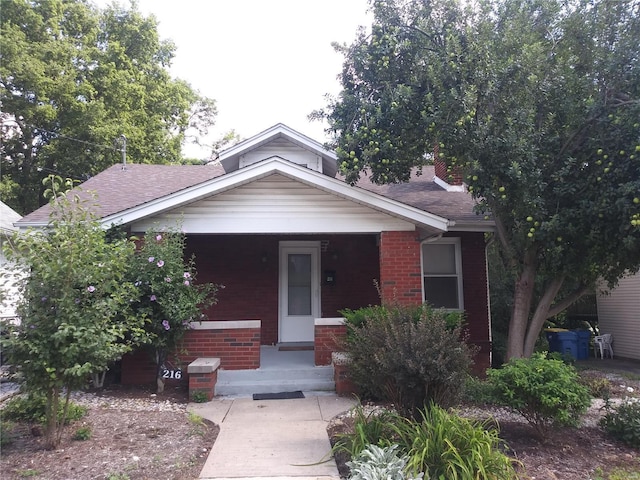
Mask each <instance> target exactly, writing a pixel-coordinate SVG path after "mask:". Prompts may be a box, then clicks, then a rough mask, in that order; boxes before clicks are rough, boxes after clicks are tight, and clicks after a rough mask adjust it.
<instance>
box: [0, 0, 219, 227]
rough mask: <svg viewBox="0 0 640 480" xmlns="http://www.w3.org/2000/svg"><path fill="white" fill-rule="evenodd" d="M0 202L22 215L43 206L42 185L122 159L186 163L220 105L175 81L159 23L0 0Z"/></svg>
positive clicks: (42, 0)
mask: <svg viewBox="0 0 640 480" xmlns="http://www.w3.org/2000/svg"><path fill="white" fill-rule="evenodd" d="M1 1H2V15H1V17H0V26H1V31H0V52H2V53H1V57H0V60H1V61H0V85H1V87H2V88H1V89H0V110H1V111H2V116H1V118H0V120H1V122H2V152H0V153H1V154H2V158H1V160H0V161H1V164H0V173H1V174H2V180H1V188H0V194H2V198H3V201H5V203H8V204H9V205H11V206H12V207H13V208H14V209H16V210H17V211H19V212H20V213H22V214H25V213H29V212H30V211H32V210H34V209H35V208H36V207H38V206H40V205H41V204H43V202H44V199H43V197H42V183H41V181H42V179H43V178H44V177H46V176H47V175H48V174H49V173H52V172H55V173H58V174H60V175H62V176H64V177H72V178H76V179H81V180H83V179H86V178H87V177H89V176H91V175H94V174H96V173H98V172H99V171H101V170H103V169H104V168H105V167H107V166H109V165H111V164H113V163H115V162H118V161H119V160H120V151H121V150H122V144H121V143H114V141H115V140H119V139H121V136H122V135H124V136H125V137H126V139H127V145H126V149H127V152H128V158H129V159H131V160H132V161H134V162H136V163H177V162H181V161H182V156H181V150H180V149H181V144H182V142H183V140H184V138H185V133H186V131H187V130H188V129H189V128H195V129H198V130H200V131H201V130H206V128H207V127H208V126H211V125H212V124H213V121H214V118H215V115H216V107H215V103H214V101H213V100H211V99H207V98H204V97H201V96H200V95H199V94H198V93H197V92H195V91H194V90H193V89H192V88H191V87H190V86H189V85H188V84H187V83H186V82H184V81H182V80H176V79H172V78H171V76H170V74H169V71H168V67H169V66H170V64H171V60H172V58H173V55H174V52H175V46H174V45H173V44H172V43H171V42H170V41H165V40H161V39H160V38H159V35H158V31H157V23H156V20H155V18H154V17H152V16H151V17H144V16H143V15H141V14H140V12H139V11H138V10H137V9H136V5H135V3H133V5H132V7H131V8H130V9H124V8H122V7H118V6H111V7H108V8H106V9H104V10H100V9H98V8H97V7H94V6H92V4H90V3H89V2H88V1H86V0H36V1H27V0H1Z"/></svg>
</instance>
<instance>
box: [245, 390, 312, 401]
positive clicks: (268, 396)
mask: <svg viewBox="0 0 640 480" xmlns="http://www.w3.org/2000/svg"><path fill="white" fill-rule="evenodd" d="M289 398H304V393H302V392H301V391H300V390H298V391H296V392H280V393H254V394H253V399H254V400H287V399H289Z"/></svg>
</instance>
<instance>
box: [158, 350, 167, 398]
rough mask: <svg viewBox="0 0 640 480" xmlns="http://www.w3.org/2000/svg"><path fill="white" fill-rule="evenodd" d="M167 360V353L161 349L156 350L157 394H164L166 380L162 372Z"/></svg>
mask: <svg viewBox="0 0 640 480" xmlns="http://www.w3.org/2000/svg"><path fill="white" fill-rule="evenodd" d="M166 359H167V354H166V352H163V351H162V350H160V349H156V367H157V368H156V385H157V389H156V393H162V392H164V378H162V370H163V368H164V362H165V360H166Z"/></svg>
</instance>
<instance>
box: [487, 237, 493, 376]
mask: <svg viewBox="0 0 640 480" xmlns="http://www.w3.org/2000/svg"><path fill="white" fill-rule="evenodd" d="M493 242H495V237H494V236H493V235H491V237H490V238H489V241H488V242H487V243H486V244H485V246H484V265H485V272H486V273H485V276H486V279H487V314H488V315H489V345H490V346H491V348H490V350H489V365H490V366H491V365H493V334H492V328H491V324H492V317H491V285H489V247H490V246H491V245H492V244H493Z"/></svg>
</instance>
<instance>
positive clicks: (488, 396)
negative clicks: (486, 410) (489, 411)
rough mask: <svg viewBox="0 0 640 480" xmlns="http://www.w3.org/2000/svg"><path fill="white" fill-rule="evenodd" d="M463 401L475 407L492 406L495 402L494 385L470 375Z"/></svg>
mask: <svg viewBox="0 0 640 480" xmlns="http://www.w3.org/2000/svg"><path fill="white" fill-rule="evenodd" d="M462 400H463V401H464V402H466V403H470V404H473V405H491V404H492V403H494V402H495V394H494V392H493V385H492V384H491V383H490V382H488V381H487V380H482V379H480V378H478V377H474V376H472V375H469V376H468V377H467V379H466V380H465V382H464V391H463V394H462Z"/></svg>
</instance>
